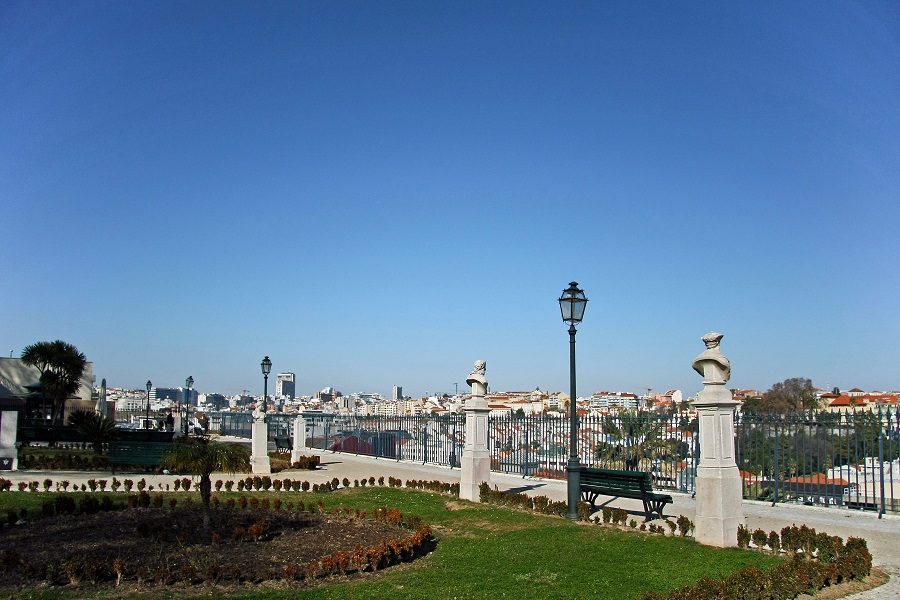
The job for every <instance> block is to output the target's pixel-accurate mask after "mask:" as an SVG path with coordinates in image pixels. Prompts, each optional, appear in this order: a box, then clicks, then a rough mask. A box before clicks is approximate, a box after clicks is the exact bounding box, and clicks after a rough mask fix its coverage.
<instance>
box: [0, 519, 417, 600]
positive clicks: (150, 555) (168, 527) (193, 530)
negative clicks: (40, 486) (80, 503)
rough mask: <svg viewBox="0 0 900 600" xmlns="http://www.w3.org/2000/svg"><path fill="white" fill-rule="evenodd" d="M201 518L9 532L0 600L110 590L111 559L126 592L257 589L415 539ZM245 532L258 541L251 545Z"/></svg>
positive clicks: (355, 529) (388, 528) (1, 549)
mask: <svg viewBox="0 0 900 600" xmlns="http://www.w3.org/2000/svg"><path fill="white" fill-rule="evenodd" d="M201 515H202V513H201V511H200V510H198V509H196V508H191V507H184V508H182V507H178V508H175V509H137V510H121V511H114V512H101V513H97V514H93V515H78V516H71V515H66V516H57V517H51V518H45V519H41V520H40V521H37V522H34V523H25V524H20V525H15V526H7V527H5V528H4V529H3V532H2V535H0V594H2V593H3V592H9V591H12V590H13V589H15V588H18V587H20V586H29V585H34V584H35V583H38V582H49V583H50V584H56V585H71V583H72V582H73V580H76V579H77V580H79V581H78V583H80V584H82V585H85V584H88V583H90V584H99V585H101V586H111V585H114V583H115V569H114V566H113V565H114V563H115V561H116V560H117V559H118V560H121V561H124V565H125V576H124V578H123V582H124V583H125V584H128V586H129V587H131V585H133V584H135V583H142V584H159V583H161V582H166V583H173V582H176V581H178V582H184V581H191V582H192V583H199V582H201V581H203V582H205V583H208V584H209V583H218V582H223V583H229V582H230V583H232V584H240V583H241V582H254V583H256V582H260V581H264V580H271V579H278V578H281V577H282V575H283V573H284V567H286V566H288V565H295V566H299V567H300V571H301V572H302V567H303V565H305V564H307V563H309V562H311V561H314V560H318V559H321V558H322V557H324V556H328V555H331V554H334V553H336V552H348V553H349V552H353V550H354V549H356V548H357V547H363V548H367V547H370V546H373V545H376V544H378V543H380V542H383V541H388V540H391V539H396V538H402V537H406V536H408V535H410V534H411V533H412V532H410V531H408V530H401V529H399V528H398V527H395V526H392V525H389V524H386V523H381V522H373V521H369V520H364V519H360V518H354V517H350V516H347V515H322V514H310V513H302V512H300V513H298V512H287V511H281V510H254V509H244V510H241V509H230V510H229V509H222V510H217V509H213V510H212V511H211V523H210V529H209V530H204V529H203V523H202V516H201ZM254 525H255V527H254ZM241 532H243V534H241ZM251 532H252V533H259V534H261V535H260V536H259V538H258V539H252V535H251ZM120 568H121V563H120ZM292 585H299V582H292Z"/></svg>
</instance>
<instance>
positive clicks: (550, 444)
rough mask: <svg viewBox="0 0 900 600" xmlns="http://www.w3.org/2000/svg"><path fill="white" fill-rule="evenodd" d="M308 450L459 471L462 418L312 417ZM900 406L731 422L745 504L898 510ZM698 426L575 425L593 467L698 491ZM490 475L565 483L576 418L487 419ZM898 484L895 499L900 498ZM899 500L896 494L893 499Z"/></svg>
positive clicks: (639, 416) (657, 419)
mask: <svg viewBox="0 0 900 600" xmlns="http://www.w3.org/2000/svg"><path fill="white" fill-rule="evenodd" d="M209 417H210V430H211V431H212V432H220V433H223V434H228V435H235V436H239V437H250V423H251V421H252V417H251V415H250V413H225V412H223V413H210V415H209ZM295 418H296V416H295V415H282V414H277V415H269V416H268V417H267V421H268V428H269V437H270V439H271V438H274V437H276V436H292V434H293V421H294V419H295ZM304 418H305V422H306V440H305V441H306V446H307V447H309V448H316V449H320V450H328V451H332V452H348V453H353V454H362V455H368V456H375V457H379V458H386V459H393V460H408V461H416V462H421V463H429V464H436V465H444V466H450V467H458V466H459V460H460V458H461V456H462V451H463V446H464V445H465V417H464V415H449V416H442V417H430V416H402V417H387V416H384V417H363V416H341V415H331V414H324V413H304ZM898 424H900V410H897V409H893V408H892V409H880V410H873V411H856V412H852V411H851V412H846V413H829V412H806V413H794V414H790V415H753V414H739V415H736V416H735V450H736V461H737V465H738V469H739V470H740V475H741V481H742V483H743V487H744V497H745V498H748V499H754V500H766V501H771V502H796V503H804V504H810V505H822V506H846V507H850V508H860V509H868V510H877V511H879V512H881V513H883V512H887V511H890V512H897V511H900V498H897V495H900V427H898ZM697 431H698V429H697V421H696V419H695V418H693V417H691V416H690V415H689V414H688V413H686V412H684V413H678V412H676V413H669V414H659V413H650V412H622V413H619V414H616V415H587V416H584V417H581V418H580V419H579V434H578V440H579V443H578V450H579V457H580V459H581V463H582V464H583V465H586V466H597V467H607V468H616V469H633V470H642V471H646V472H649V473H651V475H652V476H653V479H654V483H655V486H656V487H657V488H659V489H671V490H677V491H681V492H686V493H693V492H694V490H695V475H696V465H697V464H698V462H699V458H700V453H701V452H702V448H700V446H699V441H698V437H699V436H698V435H697ZM488 447H489V450H490V455H491V469H492V470H495V471H500V472H505V473H517V474H521V475H522V476H528V475H533V476H540V477H550V478H559V479H564V478H565V476H566V471H565V469H566V462H567V460H568V455H569V420H568V419H567V418H560V417H550V416H545V415H534V416H521V417H519V416H515V415H503V416H493V417H491V418H490V419H489V433H488ZM895 488H896V489H897V492H898V493H897V494H896V495H895ZM895 498H897V499H896V500H895Z"/></svg>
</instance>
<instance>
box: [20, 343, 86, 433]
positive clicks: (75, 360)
mask: <svg viewBox="0 0 900 600" xmlns="http://www.w3.org/2000/svg"><path fill="white" fill-rule="evenodd" d="M21 358H22V362H24V363H25V364H28V365H31V366H33V367H36V368H37V369H38V370H39V371H40V372H41V378H40V384H41V393H43V394H45V395H46V396H47V397H48V398H50V400H51V402H52V403H53V407H52V413H53V415H52V416H53V422H54V423H61V422H62V416H63V412H64V410H65V406H66V399H67V398H68V397H69V396H72V395H74V394H75V393H76V392H78V388H79V387H80V385H81V376H82V375H83V374H84V370H85V368H86V367H87V358H85V356H84V354H82V353H81V352H79V351H78V348H76V347H75V346H73V345H72V344H69V343H66V342H63V341H62V340H56V341H54V342H35V343H34V344H31V345H29V346H26V347H25V349H24V350H22V355H21Z"/></svg>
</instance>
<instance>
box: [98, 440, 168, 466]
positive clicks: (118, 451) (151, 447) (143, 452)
mask: <svg viewBox="0 0 900 600" xmlns="http://www.w3.org/2000/svg"><path fill="white" fill-rule="evenodd" d="M171 447H172V444H171V443H170V442H119V441H115V442H110V444H109V452H107V456H108V458H109V460H110V461H112V462H133V464H138V465H142V464H158V463H159V461H160V460H161V459H162V455H163V453H164V452H165V451H166V450H168V449H169V448H171Z"/></svg>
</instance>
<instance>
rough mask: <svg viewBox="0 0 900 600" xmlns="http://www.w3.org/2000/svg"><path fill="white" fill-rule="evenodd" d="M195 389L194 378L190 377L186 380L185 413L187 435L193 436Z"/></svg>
mask: <svg viewBox="0 0 900 600" xmlns="http://www.w3.org/2000/svg"><path fill="white" fill-rule="evenodd" d="M193 387H194V378H193V377H192V376H190V375H188V378H187V379H185V380H184V411H185V415H184V416H185V419H184V421H185V428H184V429H185V435H191V389H192V388H193Z"/></svg>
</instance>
